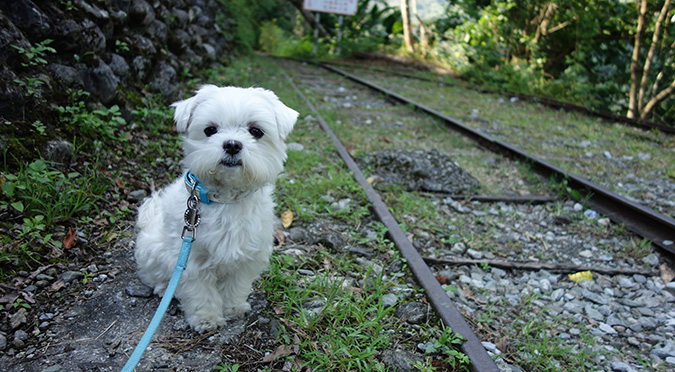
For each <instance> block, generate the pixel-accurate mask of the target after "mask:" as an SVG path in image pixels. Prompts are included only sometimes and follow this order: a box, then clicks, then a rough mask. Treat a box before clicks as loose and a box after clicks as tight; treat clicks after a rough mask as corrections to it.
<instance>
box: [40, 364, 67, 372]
mask: <svg viewBox="0 0 675 372" xmlns="http://www.w3.org/2000/svg"><path fill="white" fill-rule="evenodd" d="M65 371H66V370H65V369H63V367H61V365H59V364H54V365H53V366H50V367H47V368H45V369H43V370H42V372H65Z"/></svg>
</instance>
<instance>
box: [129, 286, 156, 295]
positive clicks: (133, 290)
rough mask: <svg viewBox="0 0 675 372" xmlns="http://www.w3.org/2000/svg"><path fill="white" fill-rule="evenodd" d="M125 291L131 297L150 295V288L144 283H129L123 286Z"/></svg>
mask: <svg viewBox="0 0 675 372" xmlns="http://www.w3.org/2000/svg"><path fill="white" fill-rule="evenodd" d="M125 292H126V293H127V295H129V296H131V297H141V298H150V297H152V288H150V287H148V286H146V285H144V284H130V285H128V286H127V287H126V288H125Z"/></svg>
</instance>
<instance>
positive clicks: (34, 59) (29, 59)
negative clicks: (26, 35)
mask: <svg viewBox="0 0 675 372" xmlns="http://www.w3.org/2000/svg"><path fill="white" fill-rule="evenodd" d="M53 41H54V40H51V39H46V40H43V41H42V42H40V43H37V44H36V45H35V46H34V47H33V46H32V47H30V48H28V49H25V48H22V47H20V46H17V45H12V48H14V49H16V50H17V51H18V52H19V54H21V55H22V56H24V58H25V59H26V62H25V63H21V66H23V67H34V66H39V65H46V64H47V60H46V59H45V57H46V55H47V52H49V53H56V50H55V49H54V48H52V47H50V46H48V45H49V44H51V43H52V42H53Z"/></svg>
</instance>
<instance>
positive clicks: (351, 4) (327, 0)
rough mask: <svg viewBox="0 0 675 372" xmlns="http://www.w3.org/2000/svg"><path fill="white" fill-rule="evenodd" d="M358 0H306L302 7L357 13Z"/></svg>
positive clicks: (319, 10)
mask: <svg viewBox="0 0 675 372" xmlns="http://www.w3.org/2000/svg"><path fill="white" fill-rule="evenodd" d="M357 5H358V0H305V2H304V3H303V4H302V7H303V8H304V9H305V10H309V11H312V12H324V13H337V14H343V15H354V14H356V6H357Z"/></svg>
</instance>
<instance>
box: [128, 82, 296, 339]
mask: <svg viewBox="0 0 675 372" xmlns="http://www.w3.org/2000/svg"><path fill="white" fill-rule="evenodd" d="M172 106H174V107H175V108H176V111H175V114H174V120H175V122H176V128H177V130H178V131H179V132H184V133H185V135H184V139H183V151H184V155H185V157H184V159H183V165H184V167H185V168H186V169H189V170H190V171H191V172H192V173H193V174H194V175H195V176H197V178H198V179H199V180H200V181H201V182H202V183H203V184H204V186H205V187H207V188H208V189H209V190H211V191H222V192H223V194H228V193H230V194H232V193H233V194H239V193H244V194H245V193H247V192H251V191H252V193H251V194H250V195H248V196H245V197H244V198H243V199H242V200H237V201H236V202H234V203H227V204H224V203H213V204H209V205H207V204H204V203H199V209H200V214H201V224H200V225H199V226H198V227H197V236H196V240H195V242H194V244H193V247H192V252H191V254H190V258H189V261H188V264H187V268H186V270H185V272H184V273H183V276H182V278H181V280H180V283H179V284H178V288H177V290H176V293H175V297H176V298H177V299H178V300H180V303H181V307H182V309H183V311H184V313H185V316H186V318H187V321H188V323H189V324H190V325H191V326H192V327H193V328H194V329H195V330H196V331H198V332H204V331H208V330H213V329H215V328H217V327H218V326H220V325H223V324H224V323H225V321H226V318H225V317H226V316H229V315H240V314H243V313H245V312H246V311H248V310H249V309H250V305H249V304H248V303H247V302H246V299H247V297H248V295H249V293H250V291H251V285H252V283H253V281H254V280H255V279H256V278H257V277H258V276H259V275H260V273H261V272H262V271H263V270H264V269H265V268H266V267H267V265H268V263H269V256H270V254H271V252H272V245H273V224H274V221H275V217H274V202H273V199H272V192H273V188H274V182H275V180H276V178H277V176H278V175H279V173H280V172H281V171H282V169H283V164H284V161H285V160H286V144H285V142H284V141H285V139H286V137H287V136H288V135H289V134H290V132H291V130H292V129H293V125H294V124H295V121H296V119H297V116H298V113H297V112H295V111H294V110H292V109H290V108H288V107H286V106H285V105H284V104H283V103H281V101H279V99H278V98H277V96H276V95H275V94H274V93H272V92H271V91H268V90H265V89H262V88H235V87H222V88H221V87H216V86H213V85H206V86H203V87H201V88H200V89H199V90H198V91H197V94H196V95H195V96H193V97H192V98H189V99H186V100H183V101H179V102H176V103H174V104H173V105H172ZM213 126H215V127H216V130H217V132H216V133H215V134H211V135H210V136H207V134H206V133H205V129H206V128H207V127H213ZM252 127H255V128H258V129H260V130H262V131H263V133H264V135H263V136H262V137H261V138H259V139H256V138H255V136H254V135H253V134H252V133H251V128H252ZM207 131H209V132H213V129H209V130H207ZM254 133H256V134H259V133H257V132H254ZM227 141H239V142H240V143H241V145H242V148H241V151H240V152H239V153H238V154H236V155H229V154H227V151H226V150H225V148H224V143H225V142H227ZM238 161H241V162H240V165H235V166H232V163H233V162H238ZM226 164H229V166H228V165H226ZM253 190H255V191H253ZM188 196H189V192H188V191H187V189H186V187H185V184H184V181H183V177H180V178H178V179H177V180H176V181H174V182H173V183H171V184H170V185H168V186H167V187H166V188H164V189H162V190H160V191H159V192H157V193H154V194H153V195H152V197H151V198H149V199H148V200H147V201H145V202H144V203H143V205H142V206H141V207H140V208H139V213H138V220H137V222H136V226H137V229H138V236H137V240H136V251H135V257H136V262H137V264H138V268H139V276H140V278H141V280H142V281H143V282H144V283H145V284H147V285H149V286H151V287H153V288H154V292H155V294H158V295H160V296H162V295H163V294H164V291H165V290H166V287H167V285H168V282H169V279H170V277H171V274H172V273H173V270H174V266H175V265H176V260H177V258H178V252H179V251H180V248H181V244H182V240H181V238H180V236H181V232H182V229H183V226H184V222H183V214H184V213H185V209H186V202H187V199H188Z"/></svg>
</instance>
